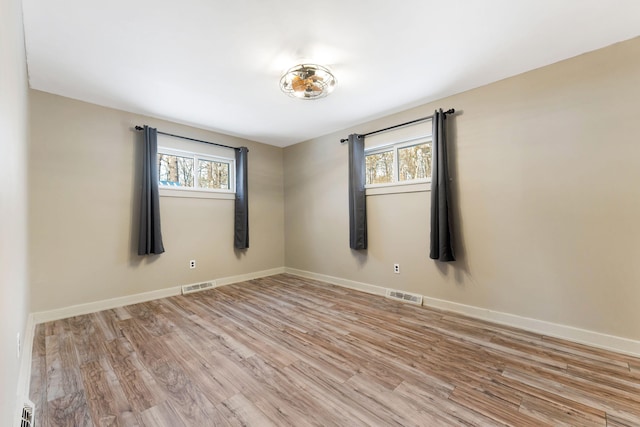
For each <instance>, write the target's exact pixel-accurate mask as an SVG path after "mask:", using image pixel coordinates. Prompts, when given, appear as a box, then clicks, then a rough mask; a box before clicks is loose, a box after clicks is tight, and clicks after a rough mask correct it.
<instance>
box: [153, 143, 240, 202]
mask: <svg viewBox="0 0 640 427" xmlns="http://www.w3.org/2000/svg"><path fill="white" fill-rule="evenodd" d="M158 181H159V185H160V188H170V189H171V190H187V191H202V192H223V193H233V192H235V158H231V157H221V156H214V155H211V154H202V153H195V152H192V151H185V150H178V149H174V148H167V147H158Z"/></svg>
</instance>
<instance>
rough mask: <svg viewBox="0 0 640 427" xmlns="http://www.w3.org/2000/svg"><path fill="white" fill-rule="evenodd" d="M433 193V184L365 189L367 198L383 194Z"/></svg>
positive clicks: (391, 185)
mask: <svg viewBox="0 0 640 427" xmlns="http://www.w3.org/2000/svg"><path fill="white" fill-rule="evenodd" d="M424 191H431V182H416V183H412V184H386V185H377V186H375V187H368V188H366V189H365V193H366V195H367V196H379V195H382V194H399V193H418V192H424Z"/></svg>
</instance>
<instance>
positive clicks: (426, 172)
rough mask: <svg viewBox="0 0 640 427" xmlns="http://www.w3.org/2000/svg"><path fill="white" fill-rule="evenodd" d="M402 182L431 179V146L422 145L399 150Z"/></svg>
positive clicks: (400, 178)
mask: <svg viewBox="0 0 640 427" xmlns="http://www.w3.org/2000/svg"><path fill="white" fill-rule="evenodd" d="M398 165H399V171H400V174H399V176H398V178H399V180H400V181H410V180H413V179H426V178H430V177H431V144H420V145H414V146H411V147H405V148H399V149H398Z"/></svg>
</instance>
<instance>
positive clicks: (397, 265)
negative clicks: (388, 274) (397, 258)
mask: <svg viewBox="0 0 640 427" xmlns="http://www.w3.org/2000/svg"><path fill="white" fill-rule="evenodd" d="M393 272H394V273H396V274H400V264H393Z"/></svg>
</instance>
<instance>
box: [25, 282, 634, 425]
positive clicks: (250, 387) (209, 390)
mask: <svg viewBox="0 0 640 427" xmlns="http://www.w3.org/2000/svg"><path fill="white" fill-rule="evenodd" d="M32 366H33V368H32V378H31V398H32V400H33V401H34V402H35V404H36V417H37V419H36V420H37V422H39V424H38V425H39V426H111V425H119V426H153V427H156V426H169V427H179V426H261V427H262V426H296V427H298V426H364V425H367V426H440V425H480V426H485V425H486V426H491V425H514V426H542V425H554V426H558V425H571V426H605V425H608V426H640V359H638V358H633V357H630V356H625V355H621V354H616V353H612V352H607V351H603V350H599V349H594V348H589V347H586V346H583V345H578V344H573V343H570V342H566V341H562V340H559V339H554V338H549V337H545V336H541V335H537V334H533V333H529V332H524V331H521V330H517V329H513V328H508V327H504V326H499V325H495V324H491V323H486V322H482V321H478V320H474V319H470V318H466V317H463V316H460V315H456V314H451V313H448V312H443V311H437V310H432V309H428V308H424V307H417V306H413V305H409V304H403V303H399V302H395V301H391V300H388V299H385V298H382V297H377V296H372V295H368V294H364V293H360V292H356V291H352V290H347V289H343V288H339V287H335V286H331V285H327V284H324V283H320V282H315V281H312V280H308V279H302V278H299V277H295V276H291V275H286V274H283V275H278V276H271V277H268V278H264V279H258V280H252V281H249V282H243V283H238V284H235V285H230V286H225V287H221V288H217V289H214V290H210V291H205V292H200V293H196V294H191V295H187V296H176V297H171V298H166V299H161V300H156V301H151V302H147V303H142V304H136V305H131V306H127V307H123V308H118V309H113V310H106V311H103V312H99V313H94V314H89V315H85V316H77V317H73V318H69V319H65V320H59V321H55V322H50V323H45V324H40V325H38V326H37V328H36V335H35V341H34V348H33V362H32Z"/></svg>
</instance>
